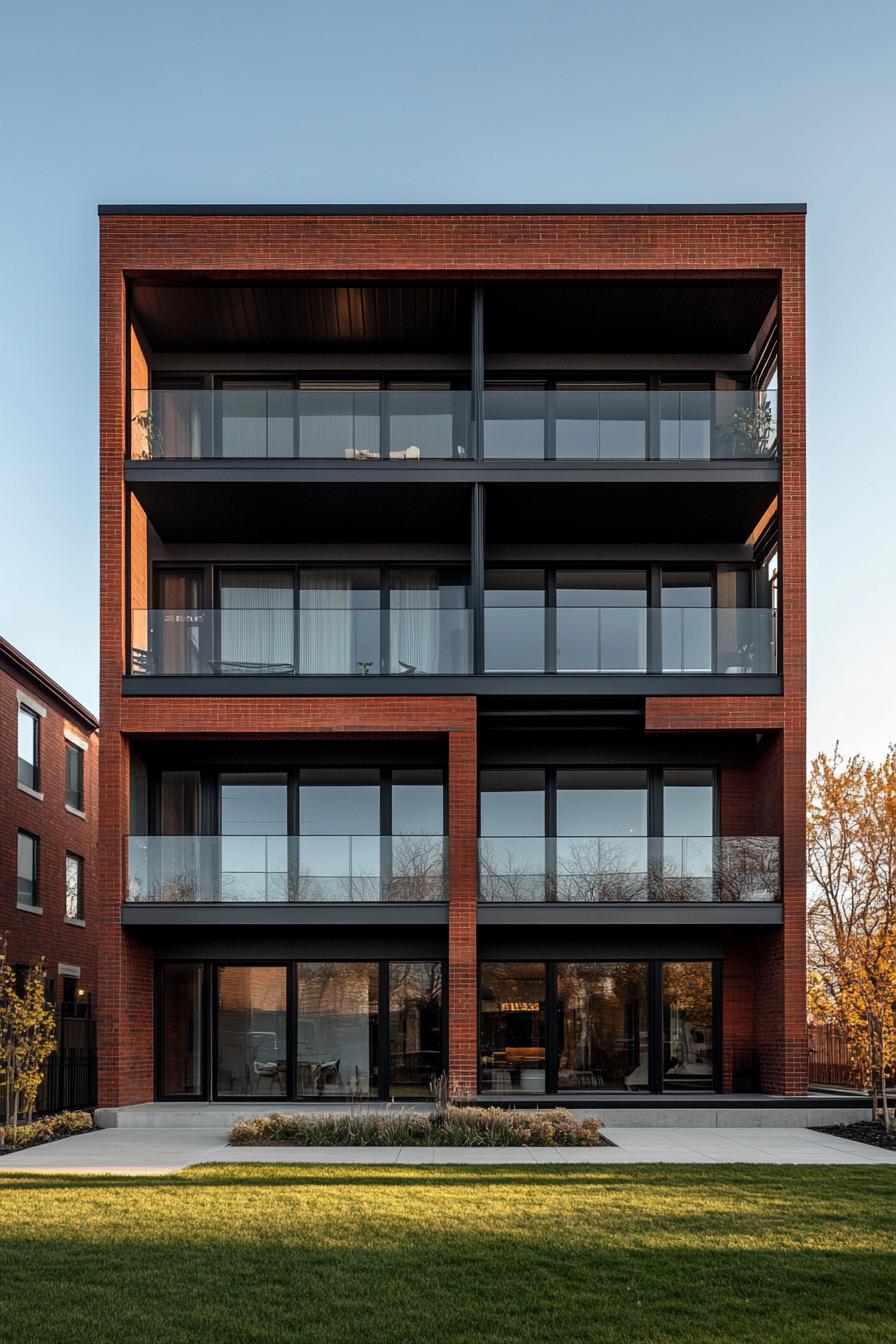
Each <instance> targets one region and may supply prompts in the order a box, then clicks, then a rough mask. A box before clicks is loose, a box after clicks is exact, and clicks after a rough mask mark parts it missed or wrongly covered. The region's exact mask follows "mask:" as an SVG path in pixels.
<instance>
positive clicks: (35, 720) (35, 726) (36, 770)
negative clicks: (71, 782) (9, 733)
mask: <svg viewBox="0 0 896 1344" xmlns="http://www.w3.org/2000/svg"><path fill="white" fill-rule="evenodd" d="M23 714H27V716H28V718H29V719H30V720H31V733H32V738H31V740H32V744H33V745H32V750H33V752H34V765H33V767H32V770H33V776H32V782H31V783H30V784H29V783H28V781H27V780H24V779H22V773H21V767H20V765H19V761H20V760H22V759H23V758H22V757H21V756H19V754H18V745H19V744H18V731H19V724H20V722H21V719H22V715H23ZM40 721H41V716H40V714H38V713H37V711H36V710H33V709H31V708H30V707H29V706H28V705H25V704H22V702H21V701H19V705H18V714H17V715H16V778H17V779H18V782H19V783H20V784H24V786H25V788H28V789H31V790H32V791H33V792H34V793H40V774H41V770H40V745H41V743H40ZM26 764H27V762H26Z"/></svg>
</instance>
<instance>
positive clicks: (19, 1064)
mask: <svg viewBox="0 0 896 1344" xmlns="http://www.w3.org/2000/svg"><path fill="white" fill-rule="evenodd" d="M45 982H46V970H45V967H44V959H43V957H41V958H40V960H39V961H36V962H34V963H33V965H31V966H29V968H28V971H27V974H26V975H25V979H24V982H23V984H22V987H21V989H17V987H16V978H15V974H14V972H13V969H12V967H11V966H10V964H9V961H8V960H7V956H6V941H5V939H4V941H3V942H2V943H0V1083H2V1086H3V1092H4V1114H5V1117H6V1123H7V1125H9V1127H10V1128H11V1129H15V1128H16V1127H17V1125H18V1123H19V1116H20V1113H23V1116H24V1120H25V1123H26V1124H27V1123H29V1122H30V1120H31V1117H32V1115H33V1113H34V1103H35V1101H36V1100H37V1093H38V1089H39V1088H40V1085H41V1082H42V1081H43V1076H44V1066H45V1064H46V1062H47V1060H48V1059H49V1057H50V1055H51V1054H52V1053H53V1051H54V1050H55V1049H56V1014H55V1012H54V1010H53V1005H52V1004H50V1003H47V997H46V983H45Z"/></svg>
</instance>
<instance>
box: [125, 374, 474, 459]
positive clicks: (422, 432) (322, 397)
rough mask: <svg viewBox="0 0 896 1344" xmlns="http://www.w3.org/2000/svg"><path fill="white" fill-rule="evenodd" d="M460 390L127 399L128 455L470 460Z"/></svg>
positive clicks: (158, 391)
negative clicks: (129, 406)
mask: <svg viewBox="0 0 896 1344" xmlns="http://www.w3.org/2000/svg"><path fill="white" fill-rule="evenodd" d="M470 408H471V400H470V393H469V392H466V391H457V390H450V389H442V390H438V389H435V390H434V389H430V388H421V389H414V388H407V389H405V388H402V389H393V390H387V391H383V390H378V389H372V390H366V389H365V390H357V389H352V388H339V387H334V388H327V389H319V388H314V389H297V388H291V387H281V388H257V387H246V388H219V389H215V390H210V389H205V388H196V389H192V388H153V389H151V390H149V391H146V390H134V391H132V392H131V457H132V458H133V459H135V460H163V461H171V460H181V459H201V458H223V459H234V458H238V459H242V458H277V459H283V458H320V459H324V460H340V461H351V462H374V461H388V462H419V461H421V460H422V459H428V458H436V459H445V458H458V459H463V458H466V457H469V456H470V443H471V432H470Z"/></svg>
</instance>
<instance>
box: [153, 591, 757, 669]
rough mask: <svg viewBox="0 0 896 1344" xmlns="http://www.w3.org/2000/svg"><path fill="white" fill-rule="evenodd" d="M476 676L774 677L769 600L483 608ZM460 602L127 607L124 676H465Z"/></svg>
mask: <svg viewBox="0 0 896 1344" xmlns="http://www.w3.org/2000/svg"><path fill="white" fill-rule="evenodd" d="M484 620H485V626H484V628H485V645H484V672H485V674H486V675H487V676H488V675H494V674H508V673H509V674H517V673H524V674H531V673H559V674H561V675H563V676H566V675H568V676H576V675H579V676H582V675H591V676H595V675H607V676H639V675H640V676H645V675H648V674H652V675H660V676H711V675H716V676H719V675H722V676H747V675H756V676H774V675H775V674H776V672H777V666H778V658H777V613H776V612H775V611H774V610H773V609H771V608H740V607H737V608H735V607H726V608H721V607H718V608H711V607H663V608H647V607H593V606H582V607H546V606H543V605H542V606H486V608H485V613H484ZM473 667H474V664H473V613H472V612H471V611H470V610H469V609H467V608H461V607H414V608H407V609H394V608H392V609H389V608H374V607H371V608H366V609H357V608H356V609H351V608H348V607H315V608H301V609H294V608H232V609H226V610H225V609H220V608H217V609H214V610H212V609H208V610H185V611H172V610H168V611H160V610H155V611H147V610H140V611H135V612H134V613H133V616H132V650H131V659H130V674H131V675H132V676H149V677H166V676H172V677H175V676H176V677H259V676H298V677H303V676H305V677H368V676H369V677H380V676H397V677H418V676H430V677H433V676H470V675H472V673H473Z"/></svg>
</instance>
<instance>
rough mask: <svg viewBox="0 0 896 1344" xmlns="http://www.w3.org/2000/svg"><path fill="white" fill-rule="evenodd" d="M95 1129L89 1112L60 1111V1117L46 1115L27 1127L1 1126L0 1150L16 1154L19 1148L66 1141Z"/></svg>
mask: <svg viewBox="0 0 896 1344" xmlns="http://www.w3.org/2000/svg"><path fill="white" fill-rule="evenodd" d="M91 1129H93V1116H92V1115H91V1114H90V1112H89V1111H60V1112H59V1114H58V1115H44V1116H42V1117H41V1118H40V1119H39V1120H32V1121H31V1123H30V1124H27V1125H17V1126H12V1125H8V1126H7V1127H6V1128H4V1127H3V1126H0V1148H5V1149H6V1150H7V1151H8V1152H14V1151H15V1150H16V1149H18V1148H33V1147H34V1146H35V1145H36V1144H39V1143H51V1142H52V1141H53V1139H65V1138H68V1136H69V1135H70V1134H86V1133H87V1131H88V1130H91Z"/></svg>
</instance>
